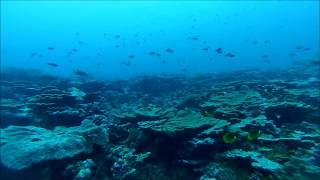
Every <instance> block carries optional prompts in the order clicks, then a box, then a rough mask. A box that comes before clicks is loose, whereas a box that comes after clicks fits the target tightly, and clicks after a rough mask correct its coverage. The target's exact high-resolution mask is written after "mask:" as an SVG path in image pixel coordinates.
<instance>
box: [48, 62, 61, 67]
mask: <svg viewBox="0 0 320 180" xmlns="http://www.w3.org/2000/svg"><path fill="white" fill-rule="evenodd" d="M48 65H49V66H52V67H58V66H59V65H58V64H56V63H48Z"/></svg>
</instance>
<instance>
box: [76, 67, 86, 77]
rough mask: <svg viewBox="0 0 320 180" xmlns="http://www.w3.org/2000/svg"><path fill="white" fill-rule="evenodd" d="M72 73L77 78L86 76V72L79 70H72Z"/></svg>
mask: <svg viewBox="0 0 320 180" xmlns="http://www.w3.org/2000/svg"><path fill="white" fill-rule="evenodd" d="M73 72H74V73H75V74H76V75H78V76H87V75H88V74H87V73H86V72H84V71H81V70H79V69H77V70H74V71H73Z"/></svg>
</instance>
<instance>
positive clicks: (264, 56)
mask: <svg viewBox="0 0 320 180" xmlns="http://www.w3.org/2000/svg"><path fill="white" fill-rule="evenodd" d="M261 57H262V58H267V57H269V56H268V55H263V56H261Z"/></svg>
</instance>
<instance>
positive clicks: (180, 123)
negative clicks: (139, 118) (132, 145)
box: [138, 112, 221, 134]
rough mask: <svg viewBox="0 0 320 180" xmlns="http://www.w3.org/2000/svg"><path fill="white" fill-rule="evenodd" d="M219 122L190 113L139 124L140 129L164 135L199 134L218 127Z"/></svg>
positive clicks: (197, 113) (196, 113)
mask: <svg viewBox="0 0 320 180" xmlns="http://www.w3.org/2000/svg"><path fill="white" fill-rule="evenodd" d="M219 123H221V120H218V119H214V118H210V117H204V116H202V115H201V113H199V112H191V113H189V114H188V115H186V116H184V117H177V116H175V117H172V118H169V119H162V120H158V121H144V122H139V123H138V125H139V127H140V128H142V129H146V130H151V131H155V132H161V133H165V134H175V133H188V132H190V133H192V132H200V131H202V130H205V129H209V128H211V127H214V126H215V125H217V126H219Z"/></svg>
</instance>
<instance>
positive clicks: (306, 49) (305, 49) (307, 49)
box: [303, 48, 311, 51]
mask: <svg viewBox="0 0 320 180" xmlns="http://www.w3.org/2000/svg"><path fill="white" fill-rule="evenodd" d="M303 50H304V51H310V50H311V48H304V49H303Z"/></svg>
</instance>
